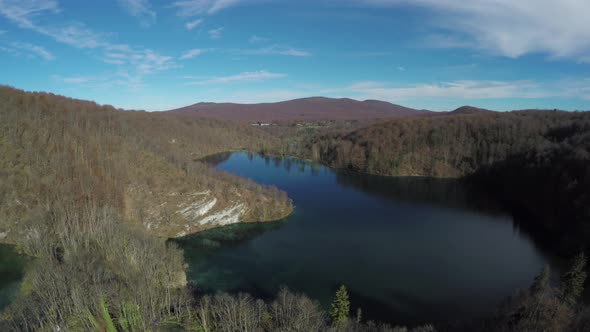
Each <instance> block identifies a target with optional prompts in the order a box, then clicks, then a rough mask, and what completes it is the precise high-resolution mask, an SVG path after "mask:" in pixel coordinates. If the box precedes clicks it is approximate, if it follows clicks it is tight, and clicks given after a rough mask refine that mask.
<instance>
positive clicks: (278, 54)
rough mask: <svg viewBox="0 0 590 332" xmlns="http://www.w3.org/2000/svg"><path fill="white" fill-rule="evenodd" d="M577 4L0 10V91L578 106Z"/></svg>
mask: <svg viewBox="0 0 590 332" xmlns="http://www.w3.org/2000/svg"><path fill="white" fill-rule="evenodd" d="M589 15H590V1H587V0H560V1H554V0H519V1H514V0H471V1H465V0H414V1H410V0H314V1H308V0H297V1H287V0H183V1H158V0H101V1H80V0H61V1H59V0H0V68H1V71H0V84H7V85H11V86H14V87H17V88H21V89H25V90H34V91H49V92H53V93H57V94H63V95H67V96H71V97H75V98H82V99H89V100H94V101H96V102H98V103H102V104H112V105H114V106H116V107H121V108H129V109H146V110H150V111H152V110H165V109H170V108H174V107H180V106H184V105H188V104H192V103H196V102H200V101H214V102H223V101H230V102H245V103H253V102H272V101H279V100H286V99H294V98H300V97H308V96H319V95H321V96H328V97H349V98H355V99H360V100H364V99H380V100H386V101H390V102H393V103H398V104H402V105H406V106H410V107H415V108H424V109H431V110H450V109H453V108H456V107H458V106H461V105H465V104H469V105H476V106H480V107H487V108H492V109H497V110H511V109H522V108H561V109H568V110H588V109H590V29H589V28H588V16H589Z"/></svg>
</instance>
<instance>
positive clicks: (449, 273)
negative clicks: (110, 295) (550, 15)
mask: <svg viewBox="0 0 590 332" xmlns="http://www.w3.org/2000/svg"><path fill="white" fill-rule="evenodd" d="M212 160H213V162H215V163H216V165H217V167H218V168H219V169H222V170H225V171H227V172H231V173H234V174H237V175H239V176H243V177H246V178H251V179H253V180H254V181H256V182H259V183H265V184H272V185H275V186H277V187H279V188H280V189H282V190H285V191H286V192H287V193H288V194H289V196H290V197H291V198H292V199H293V202H294V204H295V211H294V213H293V215H291V216H290V217H289V218H287V219H286V220H284V221H280V222H277V223H266V224H245V225H233V226H229V227H226V228H220V229H216V230H212V231H209V232H205V233H202V234H198V235H195V236H192V237H189V238H186V239H184V240H182V241H181V245H182V246H183V247H184V248H185V255H186V258H187V261H188V263H189V266H190V271H189V278H190V279H191V280H193V281H195V282H196V284H197V286H198V287H200V288H201V289H203V290H208V291H229V292H240V291H243V292H249V293H251V294H253V295H256V296H259V297H263V298H267V297H272V295H273V294H274V293H275V292H277V290H278V289H279V288H280V287H281V286H287V287H289V288H290V289H291V290H295V291H298V292H304V293H305V294H307V295H309V296H310V297H312V298H315V299H318V300H319V301H320V302H321V303H322V305H324V306H326V307H327V306H328V305H329V303H330V302H331V300H332V298H333V295H334V293H335V291H336V289H337V288H338V287H339V286H340V285H341V284H344V285H346V286H347V287H348V289H349V292H350V294H351V302H352V306H353V310H356V308H362V310H363V317H365V318H367V319H376V320H383V321H389V322H393V323H399V324H415V323H423V322H440V321H452V320H455V319H466V318H467V319H468V318H476V317H481V316H485V315H487V314H490V313H492V312H493V311H494V310H495V307H496V306H497V305H498V304H499V303H500V302H501V301H502V300H503V299H505V298H506V297H507V296H510V295H513V294H514V293H515V291H516V290H518V289H519V288H524V287H528V286H529V285H530V283H531V282H532V280H533V278H534V276H535V275H536V274H538V272H539V271H540V270H541V268H542V266H543V265H544V264H545V262H546V258H545V257H544V256H543V255H542V254H541V253H540V252H539V251H538V249H537V248H536V247H535V245H534V244H533V242H532V241H531V239H530V238H529V237H528V236H526V235H524V234H522V233H521V232H520V231H519V230H518V229H517V228H515V227H514V226H513V220H512V217H511V215H510V214H509V213H507V211H505V210H503V209H502V208H500V207H499V206H498V205H497V204H496V203H495V202H494V201H493V200H491V199H490V198H489V197H487V196H486V195H485V193H482V192H478V191H477V190H475V189H474V188H470V187H468V186H467V185H464V184H462V183H460V182H458V181H455V180H440V179H439V180H437V179H428V178H386V177H378V176H369V175H362V174H356V173H349V172H345V171H336V170H332V169H329V168H326V167H322V166H320V165H317V164H313V163H308V162H303V161H300V160H296V159H272V158H263V157H260V156H256V155H252V154H248V153H243V152H238V153H232V154H224V155H218V156H216V157H215V158H212Z"/></svg>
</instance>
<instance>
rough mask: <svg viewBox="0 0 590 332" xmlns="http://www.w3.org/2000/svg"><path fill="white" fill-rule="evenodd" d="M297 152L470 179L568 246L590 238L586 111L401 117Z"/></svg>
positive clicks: (367, 167)
mask: <svg viewBox="0 0 590 332" xmlns="http://www.w3.org/2000/svg"><path fill="white" fill-rule="evenodd" d="M302 155H303V156H304V157H307V158H310V159H314V160H318V161H321V162H322V163H325V164H327V165H330V166H333V167H338V168H347V169H351V170H355V171H360V172H366V173H371V174H379V175H388V176H431V177H454V178H468V179H469V180H472V181H474V182H475V183H478V184H479V185H481V186H483V187H484V188H486V189H488V190H490V191H492V192H495V193H496V194H497V196H498V197H499V198H500V199H501V200H503V201H504V202H505V203H506V204H508V205H510V207H511V208H513V210H515V211H519V212H518V213H519V214H520V215H522V216H524V218H523V219H525V220H527V219H528V220H531V219H534V220H535V225H534V226H532V227H539V226H541V228H542V229H543V232H544V233H545V234H546V236H547V237H553V238H552V239H550V238H549V239H548V242H553V244H557V245H556V247H559V249H560V250H564V251H566V252H567V253H572V252H574V251H576V250H580V249H584V248H581V247H586V249H588V243H590V241H588V239H590V113H587V112H561V111H516V112H509V113H494V112H480V113H475V114H466V115H463V114H460V115H452V114H451V115H442V116H432V117H420V118H403V119H397V120H392V121H388V122H383V123H379V124H374V125H369V126H367V127H365V128H361V129H357V130H353V131H336V132H330V133H324V134H320V135H317V136H316V137H315V138H312V139H310V140H309V141H308V142H307V143H306V144H305V149H303V153H302Z"/></svg>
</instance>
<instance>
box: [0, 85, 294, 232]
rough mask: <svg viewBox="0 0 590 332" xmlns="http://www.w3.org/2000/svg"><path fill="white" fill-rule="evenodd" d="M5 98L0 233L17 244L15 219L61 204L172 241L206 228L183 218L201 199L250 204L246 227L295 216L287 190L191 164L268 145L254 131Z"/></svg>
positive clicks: (9, 93) (38, 98)
mask: <svg viewBox="0 0 590 332" xmlns="http://www.w3.org/2000/svg"><path fill="white" fill-rule="evenodd" d="M0 100H1V103H0V170H1V172H2V174H1V175H2V177H1V178H2V181H1V182H0V216H1V218H0V232H3V233H5V234H7V238H8V239H9V240H11V241H13V242H15V241H17V238H18V237H19V236H22V235H23V234H22V232H21V230H20V228H19V225H20V223H19V220H22V219H23V218H25V217H26V215H27V214H29V213H30V212H31V211H33V210H35V209H37V208H41V209H42V208H44V207H47V206H50V205H51V204H52V203H53V202H58V201H59V202H71V203H73V204H76V205H80V206H84V205H85V204H88V203H92V204H95V205H97V206H99V207H111V208H114V209H116V210H117V211H119V212H120V213H121V214H122V215H123V216H124V217H125V218H124V219H125V220H126V221H128V222H132V223H136V224H142V225H143V226H144V227H145V228H147V229H148V230H149V231H151V232H153V233H155V234H157V235H161V236H166V237H168V236H173V235H176V234H177V233H179V231H183V232H185V233H190V232H193V231H198V230H200V229H202V228H206V227H210V226H209V225H196V224H191V221H190V220H188V221H187V220H185V219H186V218H183V216H182V215H181V214H180V213H179V212H178V210H179V208H178V206H182V205H183V204H184V205H190V204H191V202H194V201H195V200H197V201H198V199H199V197H195V196H196V193H199V192H204V191H209V192H210V193H209V194H208V197H210V198H215V199H216V202H217V203H216V204H215V207H214V208H213V209H212V210H211V212H210V213H214V212H215V211H220V210H223V209H225V208H228V207H231V206H234V205H236V204H244V205H245V206H247V208H246V209H245V210H246V211H245V212H244V214H243V216H242V219H243V220H244V221H259V220H260V221H264V220H272V219H279V218H281V217H283V216H285V215H286V214H288V213H289V212H290V209H291V206H290V202H289V201H288V199H287V197H286V195H285V194H284V193H282V192H280V191H278V190H276V189H273V188H268V187H262V186H259V185H256V184H254V183H252V182H247V181H245V180H242V179H240V178H237V177H233V176H230V175H227V174H223V173H222V172H218V171H214V170H212V169H211V168H210V167H207V166H206V165H204V164H202V163H200V162H198V161H195V160H196V159H198V158H202V157H204V156H206V155H208V154H213V153H218V152H222V151H226V150H230V149H240V148H244V149H249V150H255V151H256V150H258V149H259V148H261V147H263V145H264V144H268V142H270V141H272V140H271V139H270V138H269V137H268V135H266V134H265V133H263V132H261V131H259V130H256V129H254V128H250V127H249V126H242V125H238V124H232V123H223V122H219V121H215V120H207V119H204V120H203V119H198V120H197V119H188V118H181V117H177V116H174V115H170V114H162V113H146V112H131V111H122V110H116V109H114V108H112V107H110V106H99V105H97V104H95V103H92V102H86V101H81V100H74V99H69V98H65V97H59V96H55V95H50V94H46V93H26V92H23V91H20V90H16V89H12V88H9V87H0ZM197 196H198V195H197ZM156 207H158V208H156ZM195 225H196V226H195ZM19 232H20V233H19Z"/></svg>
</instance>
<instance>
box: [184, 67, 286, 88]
mask: <svg viewBox="0 0 590 332" xmlns="http://www.w3.org/2000/svg"><path fill="white" fill-rule="evenodd" d="M283 77H287V75H285V74H279V73H272V72H268V71H265V70H262V71H255V72H245V73H240V74H237V75H232V76H219V77H209V78H205V79H201V80H197V81H192V82H189V83H187V84H188V85H207V84H228V83H240V82H257V81H265V80H270V79H277V78H283ZM185 78H188V79H195V77H191V76H186V77H185Z"/></svg>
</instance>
